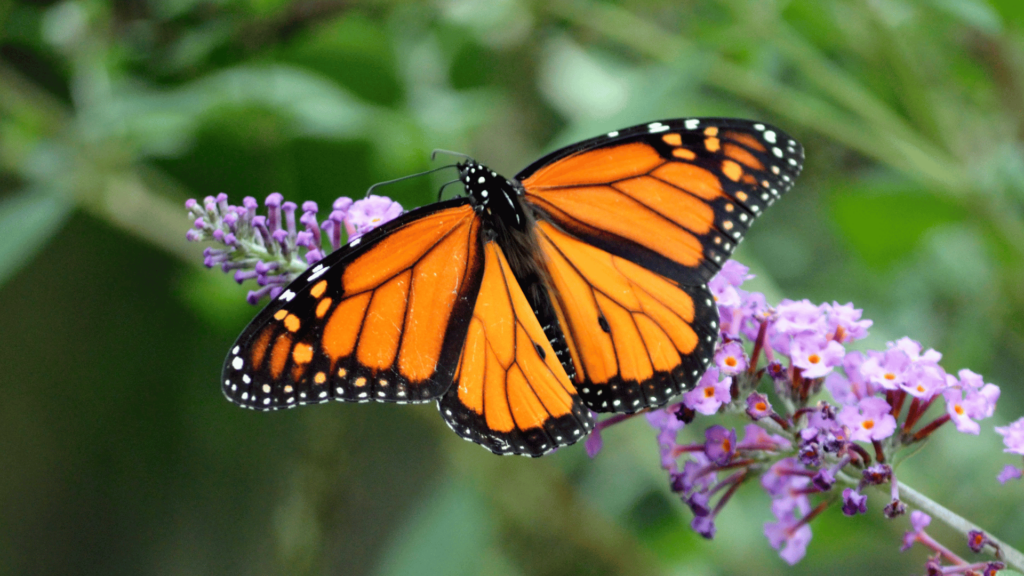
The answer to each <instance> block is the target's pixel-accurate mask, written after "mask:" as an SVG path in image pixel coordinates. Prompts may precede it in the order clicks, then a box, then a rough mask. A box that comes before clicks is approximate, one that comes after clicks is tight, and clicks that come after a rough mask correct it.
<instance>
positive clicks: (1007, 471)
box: [996, 464, 1024, 484]
mask: <svg viewBox="0 0 1024 576" xmlns="http://www.w3.org/2000/svg"><path fill="white" fill-rule="evenodd" d="M1021 478H1024V470H1022V469H1020V468H1017V467H1016V466H1012V465H1010V464H1007V465H1006V466H1004V467H1003V471H1002V472H1000V473H999V475H998V476H996V480H999V483H1000V484H1006V483H1007V482H1009V481H1010V480H1020V479H1021Z"/></svg>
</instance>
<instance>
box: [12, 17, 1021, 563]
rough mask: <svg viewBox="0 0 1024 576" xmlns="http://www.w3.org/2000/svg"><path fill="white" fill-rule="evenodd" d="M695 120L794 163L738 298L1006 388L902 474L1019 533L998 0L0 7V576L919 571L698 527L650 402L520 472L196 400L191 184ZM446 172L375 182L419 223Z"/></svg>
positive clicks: (209, 312)
mask: <svg viewBox="0 0 1024 576" xmlns="http://www.w3.org/2000/svg"><path fill="white" fill-rule="evenodd" d="M719 115H721V116H739V117H748V118H757V119H761V120H764V121H768V122H772V123H775V124H777V125H778V126H780V127H782V128H783V129H785V130H787V131H788V132H790V133H791V134H792V135H793V136H794V137H796V138H798V139H799V140H800V141H802V142H803V144H804V146H805V147H806V149H807V164H806V169H805V172H804V175H803V176H802V177H801V179H800V181H799V183H798V185H797V186H796V187H795V188H794V189H793V191H792V192H790V194H789V195H788V196H787V197H786V198H785V200H784V201H783V202H780V203H779V204H777V205H776V206H775V207H774V208H773V209H772V210H771V211H769V213H768V214H767V215H766V216H765V217H764V218H763V219H762V221H761V222H760V223H759V224H757V225H756V226H755V227H754V229H753V230H752V232H751V234H750V235H749V237H748V240H747V242H746V243H744V245H743V246H742V247H741V249H740V251H739V252H738V255H737V257H738V259H739V260H740V261H742V262H745V263H746V264H748V265H750V266H751V267H752V268H753V270H754V271H755V272H756V273H757V274H758V275H759V277H758V279H757V281H756V282H755V287H757V288H759V289H761V290H764V291H766V292H767V293H768V294H769V297H770V299H772V300H773V301H776V302H777V301H778V299H779V298H782V297H788V298H793V299H800V298H810V299H811V300H813V301H816V302H823V301H838V302H848V301H853V302H855V303H856V304H857V305H858V306H860V307H863V308H864V311H865V316H866V317H868V318H872V319H874V320H875V326H874V329H873V335H872V339H871V340H870V341H868V342H867V345H868V346H874V347H884V342H885V341H886V340H892V339H895V338H898V337H900V336H903V335H909V336H911V337H913V338H915V339H918V340H920V341H921V342H923V343H924V344H925V345H926V346H928V347H934V348H936V349H938V350H940V351H941V352H942V353H943V354H944V355H945V357H944V360H943V365H944V367H945V368H946V369H947V371H950V372H955V371H956V370H959V369H960V368H964V367H969V368H971V369H972V370H974V371H976V372H980V373H982V374H984V375H985V376H986V381H988V382H994V383H996V384H999V385H1001V386H1002V389H1003V399H1002V401H1001V404H1000V408H999V412H998V413H997V415H996V417H995V418H993V419H991V420H988V421H985V422H984V423H983V425H982V434H981V435H980V436H978V437H974V436H965V435H961V434H957V433H956V432H955V431H954V430H953V429H952V427H951V426H950V427H949V429H943V430H941V431H940V433H939V434H936V436H935V437H934V438H933V441H932V442H930V443H929V444H928V445H927V446H926V447H925V449H924V450H922V451H921V452H920V453H919V454H918V455H917V456H916V457H915V458H913V459H911V460H909V461H908V462H907V463H905V464H904V465H903V466H902V467H901V468H900V469H899V471H898V472H899V475H900V478H901V479H902V480H904V481H906V482H908V483H910V484H911V485H914V486H915V487H916V488H918V489H920V490H922V491H924V492H925V493H927V494H929V495H931V496H932V497H934V498H935V499H937V500H940V501H942V502H944V503H946V504H948V505H949V506H950V507H951V508H953V509H954V510H956V511H958V512H960V513H962V514H964V515H965V516H967V517H969V518H971V519H972V520H975V521H977V522H979V523H980V524H981V525H982V526H983V527H986V528H988V529H990V530H992V531H993V532H994V533H996V534H998V535H1000V536H1002V537H1003V538H1006V539H1008V540H1009V541H1010V542H1011V543H1015V544H1016V545H1018V546H1020V545H1022V544H1024V539H1022V534H1024V513H1022V510H1024V508H1022V502H1024V492H1022V486H1021V484H1020V482H1017V483H1015V484H1010V485H1007V486H1000V485H999V484H998V483H997V482H996V481H995V475H996V474H997V473H998V471H999V470H1000V469H1001V468H1002V466H1003V465H1004V464H1006V463H1010V462H1014V461H1015V460H1014V459H1012V458H1010V457H1009V456H1008V455H1003V454H1001V452H1000V449H1001V444H1000V441H999V437H998V436H996V435H995V434H994V433H993V432H992V426H993V425H1005V424H1006V423H1007V422H1009V421H1011V420H1013V419H1016V418H1017V417H1018V416H1020V415H1021V414H1022V413H1024V394H1022V387H1021V376H1020V375H1021V374H1022V373H1024V258H1022V256H1024V3H1021V2H1020V1H1019V0H885V1H881V0H792V1H783V0H777V1H754V0H749V1H748V0H652V1H640V0H632V1H631V0H623V1H619V2H604V1H598V0H546V1H536V2H534V1H529V0H453V1H441V0H437V1H434V2H427V3H407V2H398V1H387V0H377V1H358V0H354V1H339V0H298V1H294V2H290V1H285V0H149V1H145V2H144V1H139V0H123V1H103V0H69V1H64V2H48V1H43V0H39V1H33V0H4V1H0V283H2V284H0V303H2V304H0V309H2V310H3V315H2V320H0V574H17V575H21V574H33V575H35V574H133V575H135V574H290V575H301V574H345V575H353V576H358V575H382V576H399V575H402V576H404V575H412V574H416V575H434V574H438V575H446V576H447V575H452V576H459V575H470V574H494V575H500V576H517V575H572V574H629V575H648V574H651V575H674V574H680V575H682V574H687V575H704V574H708V575H710V574H750V573H758V574H820V573H821V571H822V570H828V571H829V573H830V574H835V575H843V574H866V573H886V574H910V573H921V572H923V562H924V553H923V551H922V550H920V549H916V550H914V551H912V552H908V553H904V554H900V553H899V552H898V550H897V549H898V546H899V540H900V535H901V534H902V532H903V531H904V530H905V529H906V527H907V521H906V519H899V520H895V521H886V520H884V519H882V518H881V515H880V513H879V509H878V507H877V506H875V507H874V508H872V511H871V514H870V515H869V516H867V517H863V516H862V517H858V518H856V519H849V518H845V517H843V516H842V515H841V514H840V513H839V511H838V510H830V511H829V512H827V513H826V514H824V515H823V516H822V517H820V518H819V519H817V520H815V522H814V523H813V529H814V532H815V536H814V541H813V542H812V544H811V546H810V550H809V553H808V556H807V558H806V559H805V560H804V561H803V562H802V563H801V564H799V565H798V566H796V567H795V568H790V567H788V566H787V565H785V564H784V563H783V562H782V561H781V560H780V559H779V558H778V557H777V555H776V553H775V551H774V550H772V549H771V548H770V547H769V546H768V544H767V542H766V541H765V539H764V537H763V536H762V533H761V532H762V524H763V522H765V521H768V520H770V519H771V516H770V512H769V508H768V499H767V497H766V496H765V495H764V494H763V493H762V491H761V489H760V488H759V487H758V486H757V485H756V483H751V484H749V485H747V486H745V487H744V489H743V490H741V491H740V493H739V494H738V495H737V497H736V498H735V499H734V500H733V501H732V502H731V503H730V504H729V505H728V507H727V508H726V510H725V512H724V513H723V514H722V516H721V517H720V521H719V522H718V525H719V532H718V536H717V538H716V539H715V540H714V541H712V542H707V541H704V540H702V539H701V538H699V537H698V536H697V535H695V534H694V533H692V532H691V531H690V529H689V528H688V524H689V521H690V516H689V512H688V510H686V509H685V507H684V506H683V505H682V504H681V503H680V502H679V501H677V500H676V499H674V498H673V496H672V495H671V493H670V492H669V490H668V485H667V479H666V477H665V475H664V474H663V472H662V471H661V470H660V469H659V467H658V456H657V449H656V444H655V440H654V433H653V431H652V430H651V429H650V428H649V427H648V426H647V425H646V423H645V422H644V421H643V419H635V420H633V421H630V422H628V423H626V424H623V425H621V426H616V427H615V428H613V429H610V431H609V432H608V433H606V435H605V449H604V451H603V452H602V453H601V454H600V455H599V456H598V457H597V458H596V459H594V460H590V459H588V458H587V456H586V454H585V453H584V451H583V448H582V446H576V447H572V448H570V449H563V450H561V451H559V452H558V453H557V454H554V455H552V456H549V457H546V458H543V459H540V460H530V459H523V458H498V457H495V456H492V455H490V454H489V453H487V452H485V451H484V450H481V449H480V448H478V447H476V446H474V445H471V444H469V443H466V442H463V441H461V440H459V439H458V438H456V437H455V436H454V435H453V434H451V433H450V432H449V431H448V429H447V427H446V426H445V425H444V424H443V423H442V421H441V419H440V418H438V417H437V414H436V410H435V408H434V407H433V406H429V405H427V406H402V407H398V406H379V405H358V406H356V405H341V404H336V405H325V406H319V407H313V408H307V409H304V410H296V411H289V412H286V413H274V414H256V413H252V412H247V411H243V410H239V409H237V408H235V407H233V406H231V405H230V404H228V403H227V402H225V401H224V399H223V398H222V396H221V393H220V390H219V386H218V375H219V371H220V367H221V363H222V361H223V358H224V355H225V353H226V351H227V350H228V347H229V346H230V344H231V343H232V341H233V339H234V338H235V336H236V335H237V334H238V333H239V332H240V330H241V329H242V327H243V326H244V325H245V323H246V322H247V321H248V319H249V318H250V317H251V316H252V315H253V314H254V313H255V309H254V308H253V307H250V306H249V305H247V304H246V303H245V301H244V295H245V291H246V288H243V287H239V286H237V285H235V284H234V283H233V282H232V281H231V280H230V279H229V278H228V277H227V276H226V275H224V274H221V273H220V272H218V271H208V270H205V269H203V268H202V267H201V266H200V257H199V252H200V249H201V247H199V246H196V245H189V244H188V243H186V242H185V240H184V235H185V230H186V229H187V227H188V225H189V221H188V219H187V218H186V216H185V211H184V207H183V206H184V201H185V199H186V198H189V197H199V198H201V197H203V196H205V195H209V194H215V193H217V192H222V191H223V192H227V193H228V194H229V195H230V197H231V199H232V200H233V201H236V202H237V201H239V200H240V199H241V198H242V196H245V195H253V196H256V197H258V198H261V199H262V198H263V197H265V196H266V195H267V194H269V193H270V192H273V191H280V192H282V193H284V195H285V196H286V197H287V198H288V199H291V200H296V201H302V200H306V199H312V200H316V201H318V202H319V203H320V205H321V206H325V205H329V203H330V201H331V200H332V199H334V198H336V197H338V196H341V195H347V196H353V197H357V198H358V197H360V196H361V195H362V194H363V193H364V191H365V190H366V188H367V187H368V186H369V185H370V184H372V183H374V182H377V181H380V180H385V179H390V178H394V177H397V176H401V175H404V174H408V173H411V172H414V171H419V170H423V169H426V168H429V167H431V163H430V161H429V157H428V156H429V152H430V150H431V149H433V148H435V147H442V148H447V149H454V150H459V151H463V152H467V153H470V154H472V155H474V156H476V157H477V158H478V159H479V160H481V161H483V162H485V163H487V164H488V165H491V166H493V167H494V168H495V169H498V170H500V171H502V172H504V173H506V174H513V173H515V172H516V171H517V170H518V169H519V168H521V167H523V166H525V165H526V164H527V163H528V162H529V161H531V160H532V159H534V158H536V157H537V156H539V155H540V154H542V153H544V152H546V151H550V150H552V149H553V148H554V147H557V146H559V145H563V144H566V143H570V142H572V141H575V140H579V139H582V138H585V137H589V136H593V135H595V134H600V133H604V132H607V131H609V130H613V129H616V128H621V127H624V126H628V125H631V124H634V123H639V122H643V121H650V120H654V119H661V118H671V117H679V116H719ZM443 181H444V178H443V176H441V175H438V176H437V177H436V178H422V179H417V180H412V181H408V182H405V183H402V184H399V185H394V186H392V187H390V188H387V189H386V190H384V191H383V192H385V193H387V194H389V195H391V196H393V197H394V198H396V199H398V200H399V201H400V202H402V204H403V205H404V206H406V207H414V206H417V205H420V204H424V203H427V202H429V201H431V198H432V196H433V195H434V193H435V191H436V189H437V186H438V185H439V184H440V183H442V182H443ZM725 423H727V424H730V425H742V421H740V420H734V421H728V420H727V421H726V422H725ZM696 435H697V433H695V436H696ZM1016 462H1017V463H1018V464H1019V459H1017V460H1016ZM884 500H885V497H884V496H880V495H875V496H874V497H873V498H872V501H873V502H874V503H875V504H878V503H880V502H882V501H884ZM936 534H937V536H939V537H947V536H949V534H948V533H945V532H943V531H942V530H941V529H938V530H937V531H936ZM955 544H956V546H957V547H958V548H957V550H958V551H961V552H962V551H964V547H963V546H962V545H961V543H959V542H956V543H955Z"/></svg>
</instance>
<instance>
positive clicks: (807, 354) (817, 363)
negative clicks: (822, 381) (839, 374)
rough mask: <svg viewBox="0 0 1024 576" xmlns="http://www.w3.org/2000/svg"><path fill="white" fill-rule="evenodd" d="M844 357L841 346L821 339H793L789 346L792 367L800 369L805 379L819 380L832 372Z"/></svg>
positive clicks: (807, 337)
mask: <svg viewBox="0 0 1024 576" xmlns="http://www.w3.org/2000/svg"><path fill="white" fill-rule="evenodd" d="M845 355H846V350H845V349H844V348H843V345H842V344H840V343H839V342H836V341H835V340H828V341H826V340H825V339H824V338H821V337H817V336H815V337H812V336H805V337H795V338H793V341H792V343H791V344H790V346H789V356H790V358H791V359H792V361H793V366H796V367H797V368H800V370H801V371H802V372H803V376H804V377H805V378H821V377H823V376H826V375H827V374H829V373H830V372H832V367H833V366H837V365H839V364H840V363H841V362H842V361H843V357H844V356H845Z"/></svg>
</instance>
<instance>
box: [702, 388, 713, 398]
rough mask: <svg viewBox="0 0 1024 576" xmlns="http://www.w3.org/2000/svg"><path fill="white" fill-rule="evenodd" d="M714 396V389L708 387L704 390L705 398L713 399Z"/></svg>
mask: <svg viewBox="0 0 1024 576" xmlns="http://www.w3.org/2000/svg"><path fill="white" fill-rule="evenodd" d="M714 396H715V389H714V387H712V386H708V387H707V388H705V389H704V397H705V398H713V397H714Z"/></svg>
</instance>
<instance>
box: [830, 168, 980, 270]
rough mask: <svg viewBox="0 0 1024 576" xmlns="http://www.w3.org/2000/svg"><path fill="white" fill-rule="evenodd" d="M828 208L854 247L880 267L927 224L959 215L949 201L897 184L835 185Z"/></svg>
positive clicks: (912, 244) (903, 251)
mask: <svg viewBox="0 0 1024 576" xmlns="http://www.w3.org/2000/svg"><path fill="white" fill-rule="evenodd" d="M831 211H832V218H833V220H834V222H835V223H836V224H837V226H838V228H839V231H840V233H841V235H842V236H843V237H844V238H845V239H846V240H847V241H848V242H849V244H850V246H851V248H852V249H853V250H854V252H856V253H857V254H858V255H859V256H860V257H861V258H863V259H864V261H865V262H866V263H867V264H868V265H870V266H873V267H875V268H882V269H884V268H888V267H890V266H892V265H893V264H895V263H896V262H898V261H899V260H901V259H902V258H904V257H905V256H906V255H908V254H909V253H911V252H913V251H914V250H915V249H916V248H917V247H918V246H919V245H920V243H921V240H922V238H923V236H924V234H925V233H926V232H927V231H928V230H929V229H932V228H934V227H936V226H939V225H942V224H948V223H950V222H957V221H960V220H962V219H963V211H962V210H961V209H960V208H959V207H957V206H956V205H955V204H954V203H953V202H950V201H948V200H945V199H943V198H941V197H939V196H936V195H934V194H930V193H928V192H927V191H925V190H923V189H920V188H914V187H911V186H910V185H900V184H882V185H875V184H864V185H857V186H848V187H842V188H839V189H837V190H836V191H835V192H834V193H833V194H832V196H831Z"/></svg>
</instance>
